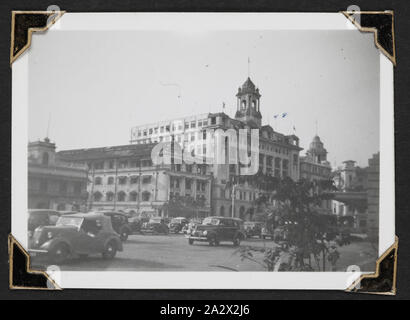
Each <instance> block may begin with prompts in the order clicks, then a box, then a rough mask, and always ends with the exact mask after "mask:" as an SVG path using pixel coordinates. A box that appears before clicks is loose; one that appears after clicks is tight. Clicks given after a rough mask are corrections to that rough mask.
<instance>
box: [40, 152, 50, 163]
mask: <svg viewBox="0 0 410 320" xmlns="http://www.w3.org/2000/svg"><path fill="white" fill-rule="evenodd" d="M48 160H49V155H48V152H44V153H43V158H42V159H41V163H42V164H44V165H48Z"/></svg>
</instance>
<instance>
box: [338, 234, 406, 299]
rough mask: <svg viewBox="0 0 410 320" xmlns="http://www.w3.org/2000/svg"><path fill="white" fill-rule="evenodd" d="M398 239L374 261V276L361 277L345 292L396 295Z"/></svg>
mask: <svg viewBox="0 0 410 320" xmlns="http://www.w3.org/2000/svg"><path fill="white" fill-rule="evenodd" d="M398 249H399V238H397V237H396V241H395V243H394V244H393V245H392V246H391V247H390V248H389V249H388V250H387V251H386V252H385V253H384V254H383V255H382V256H381V257H380V258H379V259H378V260H377V261H376V272H375V273H374V274H367V275H362V276H361V277H360V279H359V280H357V281H355V282H354V283H353V284H352V285H351V286H350V287H349V288H348V289H347V290H346V291H347V292H352V293H368V294H379V295H392V296H394V295H396V293H397V287H396V283H397V252H398Z"/></svg>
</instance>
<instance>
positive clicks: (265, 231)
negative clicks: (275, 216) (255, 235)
mask: <svg viewBox="0 0 410 320" xmlns="http://www.w3.org/2000/svg"><path fill="white" fill-rule="evenodd" d="M261 236H262V239H268V238H269V239H272V240H273V239H274V238H275V235H274V230H272V228H271V227H269V226H267V225H264V226H262V229H261Z"/></svg>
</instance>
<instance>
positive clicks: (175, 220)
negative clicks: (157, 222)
mask: <svg viewBox="0 0 410 320" xmlns="http://www.w3.org/2000/svg"><path fill="white" fill-rule="evenodd" d="M171 223H182V219H172V220H171Z"/></svg>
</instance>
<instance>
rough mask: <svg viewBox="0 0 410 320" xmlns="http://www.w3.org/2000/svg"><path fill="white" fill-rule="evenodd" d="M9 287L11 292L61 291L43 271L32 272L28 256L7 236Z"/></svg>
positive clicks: (13, 239)
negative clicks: (19, 290)
mask: <svg viewBox="0 0 410 320" xmlns="http://www.w3.org/2000/svg"><path fill="white" fill-rule="evenodd" d="M9 275H10V278H9V287H10V289H12V290H18V289H24V290H61V288H60V287H59V286H58V285H57V284H56V283H55V282H54V281H53V280H52V279H51V278H50V277H49V276H48V275H47V273H46V272H44V271H37V270H32V269H31V267H30V255H29V254H28V253H27V251H26V250H24V248H23V247H22V246H21V245H20V243H18V241H17V240H16V239H15V238H14V237H13V236H12V235H11V234H10V235H9Z"/></svg>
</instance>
